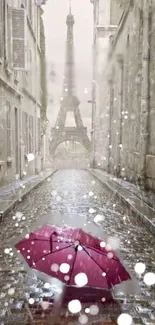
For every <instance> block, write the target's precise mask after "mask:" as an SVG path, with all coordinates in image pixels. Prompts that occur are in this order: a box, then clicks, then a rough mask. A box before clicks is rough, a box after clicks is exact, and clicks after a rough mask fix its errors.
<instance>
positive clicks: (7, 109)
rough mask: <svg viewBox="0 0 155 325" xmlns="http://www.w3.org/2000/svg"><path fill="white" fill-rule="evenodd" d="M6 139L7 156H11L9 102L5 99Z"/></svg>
mask: <svg viewBox="0 0 155 325" xmlns="http://www.w3.org/2000/svg"><path fill="white" fill-rule="evenodd" d="M6 139H7V158H8V157H11V155H12V150H11V103H10V102H9V101H8V100H7V101H6Z"/></svg>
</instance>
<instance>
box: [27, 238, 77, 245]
mask: <svg viewBox="0 0 155 325" xmlns="http://www.w3.org/2000/svg"><path fill="white" fill-rule="evenodd" d="M25 241H26V242H27V240H25ZM29 241H30V240H29ZM31 241H32V242H33V241H49V238H48V239H38V238H35V239H31ZM52 242H53V243H65V244H69V242H68V241H64V240H61V241H58V240H52ZM70 244H72V242H70Z"/></svg>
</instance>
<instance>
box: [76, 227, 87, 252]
mask: <svg viewBox="0 0 155 325" xmlns="http://www.w3.org/2000/svg"><path fill="white" fill-rule="evenodd" d="M84 226H86V224H84ZM82 250H83V248H82V246H81V245H78V251H82Z"/></svg>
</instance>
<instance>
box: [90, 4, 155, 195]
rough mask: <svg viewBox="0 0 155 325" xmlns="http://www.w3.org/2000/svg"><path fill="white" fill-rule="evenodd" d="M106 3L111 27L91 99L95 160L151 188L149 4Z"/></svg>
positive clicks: (153, 43)
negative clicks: (102, 63) (94, 91)
mask: <svg viewBox="0 0 155 325" xmlns="http://www.w3.org/2000/svg"><path fill="white" fill-rule="evenodd" d="M100 1H101V2H105V1H104V0H100ZM100 1H99V2H100ZM107 2H108V1H106V3H107ZM109 2H110V6H111V12H113V14H112V19H113V23H114V24H115V25H116V26H117V28H116V31H115V32H114V33H113V36H112V37H110V40H109V50H108V55H107V56H106V60H105V65H104V66H102V73H101V75H102V77H101V81H100V83H99V95H98V96H97V98H95V101H96V113H95V119H94V121H95V136H94V139H95V140H94V143H95V149H94V152H95V162H96V164H98V166H100V167H101V168H103V169H105V170H106V171H108V172H110V173H111V174H114V175H116V176H119V177H120V176H121V177H123V178H125V179H128V180H130V181H134V182H138V183H140V184H143V185H144V186H145V187H146V188H149V189H152V190H155V128H154V121H155V108H154V104H155V91H154V86H155V69H154V65H155V38H154V32H155V23H154V22H155V2H154V1H151V0H142V1H139V0H135V1H132V0H124V1H123V0H122V1H121V0H117V1H116V0H111V1H110V0H109ZM94 6H96V4H95V3H94ZM114 8H115V10H114ZM101 55H102V53H101ZM95 65H96V64H94V66H95ZM100 134H101V135H100ZM98 152H99V153H100V157H99V155H98Z"/></svg>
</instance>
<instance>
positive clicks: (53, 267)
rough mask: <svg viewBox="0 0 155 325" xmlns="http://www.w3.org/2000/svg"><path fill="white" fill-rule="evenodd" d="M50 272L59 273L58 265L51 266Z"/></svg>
mask: <svg viewBox="0 0 155 325" xmlns="http://www.w3.org/2000/svg"><path fill="white" fill-rule="evenodd" d="M51 271H52V272H58V271H59V265H58V264H56V263H54V264H52V265H51Z"/></svg>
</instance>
